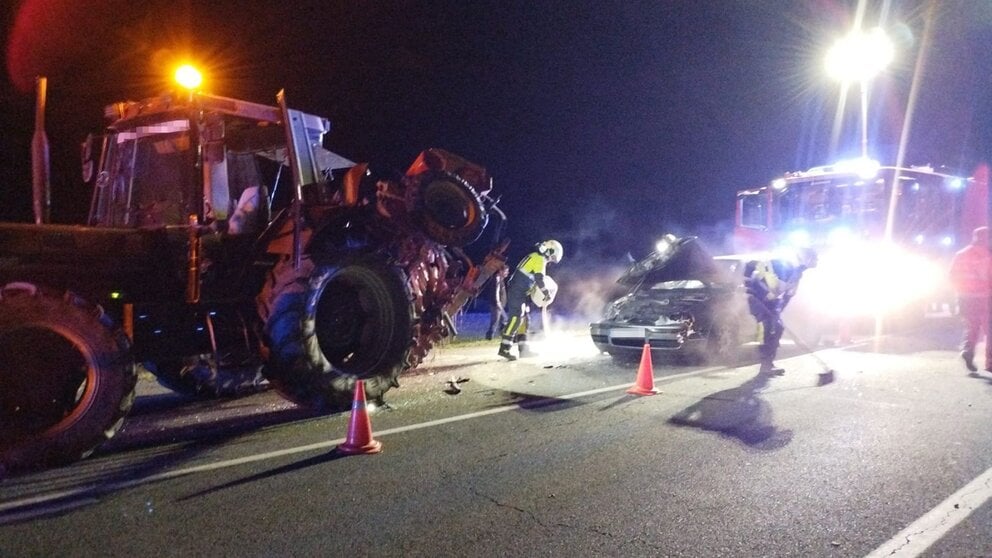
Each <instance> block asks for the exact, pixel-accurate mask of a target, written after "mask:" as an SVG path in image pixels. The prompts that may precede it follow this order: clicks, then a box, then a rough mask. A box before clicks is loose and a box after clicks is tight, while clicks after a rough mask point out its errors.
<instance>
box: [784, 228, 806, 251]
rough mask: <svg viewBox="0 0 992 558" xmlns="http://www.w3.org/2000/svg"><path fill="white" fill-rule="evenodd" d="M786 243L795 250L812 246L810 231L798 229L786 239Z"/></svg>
mask: <svg viewBox="0 0 992 558" xmlns="http://www.w3.org/2000/svg"><path fill="white" fill-rule="evenodd" d="M786 242H787V243H788V245H789V246H792V247H795V248H804V247H807V246H809V245H810V236H809V231H807V230H806V229H796V230H794V231H792V232H790V233H789V236H788V237H787V238H786Z"/></svg>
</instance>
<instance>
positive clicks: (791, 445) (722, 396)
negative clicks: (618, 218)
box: [0, 321, 992, 557]
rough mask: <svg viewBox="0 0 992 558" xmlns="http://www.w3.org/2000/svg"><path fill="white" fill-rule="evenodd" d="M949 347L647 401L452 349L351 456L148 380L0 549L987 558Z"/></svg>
mask: <svg viewBox="0 0 992 558" xmlns="http://www.w3.org/2000/svg"><path fill="white" fill-rule="evenodd" d="M954 337H955V329H954V326H953V324H952V323H950V322H948V321H943V322H938V323H937V327H936V329H935V330H933V331H927V332H917V333H916V334H913V335H904V336H891V337H887V338H885V339H883V340H882V341H880V342H878V343H872V342H870V341H868V340H865V341H864V342H861V343H856V344H854V345H852V346H845V347H838V348H831V349H824V350H821V351H819V352H817V353H816V354H815V356H811V355H809V354H802V353H801V352H800V351H799V350H798V349H797V348H796V347H784V348H783V355H782V356H783V357H784V358H782V359H780V361H779V363H780V364H782V365H783V366H784V367H785V368H786V370H787V372H786V374H785V375H783V376H778V377H763V376H759V375H757V366H756V365H754V364H753V362H742V366H740V367H737V368H726V367H701V366H689V365H675V364H669V363H667V362H665V361H660V360H658V359H656V360H655V362H654V375H655V384H656V387H658V389H659V390H660V393H659V394H658V395H654V396H634V395H628V394H626V393H625V390H626V389H627V388H628V387H629V385H630V383H631V382H632V381H633V380H634V376H635V373H636V370H637V366H638V363H637V362H636V360H635V361H634V362H614V361H613V360H611V359H610V358H609V357H608V356H604V355H597V354H595V350H594V349H593V347H592V345H591V343H590V342H589V341H588V339H587V337H586V336H585V335H584V334H583V332H581V331H579V332H570V333H569V332H566V333H562V334H559V335H556V336H552V337H551V338H550V339H548V340H547V341H546V342H544V343H543V344H542V345H541V346H540V347H539V349H540V350H541V351H542V352H541V356H539V357H538V358H535V359H533V360H521V361H517V362H513V363H508V362H504V361H502V360H500V359H499V358H498V357H497V356H496V354H495V352H496V345H495V342H490V343H488V344H487V343H478V344H469V345H465V346H454V347H446V348H442V349H440V350H438V351H436V352H435V353H434V355H433V356H432V357H431V359H430V360H429V362H427V363H426V364H425V366H423V367H422V368H421V370H420V371H419V372H418V373H417V374H415V375H411V376H409V377H407V378H405V379H404V381H403V386H402V388H401V389H399V390H394V391H391V392H390V393H389V394H387V399H386V401H387V404H388V406H387V407H384V408H378V409H374V410H373V411H372V412H371V415H370V416H371V421H372V425H373V429H374V432H375V434H374V435H375V438H376V439H377V440H379V441H381V442H382V445H383V451H382V453H380V454H376V455H359V456H348V457H343V456H341V455H340V454H339V453H337V452H336V451H334V448H335V447H336V445H337V444H339V443H341V442H342V441H343V440H344V436H345V433H346V429H347V423H348V415H347V414H341V415H335V416H311V415H309V414H308V413H307V412H305V411H301V410H299V409H296V408H294V407H293V406H292V405H290V404H288V403H285V402H283V401H282V400H281V399H280V398H278V397H277V396H276V395H275V394H274V393H261V394H257V395H254V396H251V397H247V398H242V399H234V400H227V401H221V402H198V401H190V400H186V399H183V398H180V397H177V396H174V395H170V394H169V393H166V392H162V391H161V390H157V389H156V388H155V386H154V385H153V384H151V383H146V384H143V385H142V390H143V391H142V393H143V395H142V397H140V398H139V405H138V407H137V409H136V411H135V413H134V415H133V416H132V417H131V418H130V419H129V421H128V423H127V425H126V427H125V429H124V430H123V431H122V432H121V433H120V434H119V435H118V437H116V438H115V439H114V440H113V441H112V443H111V444H110V445H109V446H108V447H106V448H104V449H103V450H101V451H100V452H99V453H98V454H97V455H95V456H93V457H92V458H90V459H88V460H85V461H83V462H81V463H77V464H74V465H71V466H67V467H63V468H60V469H55V470H50V471H45V472H41V473H36V474H30V475H24V476H18V477H13V478H8V479H5V480H3V481H2V482H0V556H4V557H8V556H138V555H158V556H207V555H209V556H234V555H236V556H345V555H348V556H351V555H359V556H361V555H377V556H441V555H457V556H511V555H512V556H531V555H541V556H601V555H604V556H830V557H840V556H867V555H877V556H883V555H892V556H918V555H924V556H954V557H959V556H990V555H992V513H990V512H992V508H990V506H989V505H987V503H986V500H987V498H988V496H989V495H990V492H992V488H990V487H992V473H990V472H989V471H990V469H989V468H990V466H992V437H990V436H989V430H990V426H989V425H990V424H992V422H990V419H992V374H987V373H980V374H969V373H968V372H967V371H965V370H964V368H963V366H962V365H961V363H960V361H959V359H958V358H957V355H956V352H955V351H954V350H953V346H954V343H955V341H954ZM825 367H827V368H833V369H834V370H835V373H834V375H833V378H832V381H828V380H830V379H831V378H827V377H825V376H822V375H821V374H820V373H821V372H823V371H824V368H825ZM458 378H464V379H467V380H468V381H465V382H463V383H459V384H457V385H458V386H459V387H460V388H461V389H462V391H461V393H458V394H455V395H452V394H448V393H446V392H445V389H446V387H447V380H449V379H458Z"/></svg>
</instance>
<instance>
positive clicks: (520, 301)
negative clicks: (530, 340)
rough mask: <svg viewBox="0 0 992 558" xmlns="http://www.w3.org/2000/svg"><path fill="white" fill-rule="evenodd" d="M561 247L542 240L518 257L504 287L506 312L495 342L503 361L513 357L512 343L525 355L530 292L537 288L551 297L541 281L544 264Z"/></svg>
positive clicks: (554, 260)
mask: <svg viewBox="0 0 992 558" xmlns="http://www.w3.org/2000/svg"><path fill="white" fill-rule="evenodd" d="M561 256H562V246H561V243H560V242H558V241H557V240H545V241H544V242H541V243H540V244H538V245H537V246H535V247H534V251H533V252H531V253H530V254H527V255H526V256H524V259H522V260H520V263H518V264H517V267H516V269H515V270H514V271H513V275H511V276H510V281H509V283H508V284H507V286H506V311H507V314H508V315H509V317H508V321H507V323H506V327H505V328H503V334H502V337H501V339H500V343H499V353H498V354H499V356H501V357H503V358H505V359H506V360H516V359H517V357H516V356H515V355H513V354H512V353H510V349H512V348H513V345H514V343H516V344H517V351H518V354H519V355H520V356H522V357H525V356H528V347H527V325H528V324H527V315H528V312H529V310H530V301H531V293H533V292H534V291H535V289H540V291H541V293H543V295H544V299H545V300H551V299H552V298H553V296H552V294H551V292H550V291H549V290H548V288H547V287H546V286H545V284H544V275H545V273H547V265H548V263H558V262H559V261H561Z"/></svg>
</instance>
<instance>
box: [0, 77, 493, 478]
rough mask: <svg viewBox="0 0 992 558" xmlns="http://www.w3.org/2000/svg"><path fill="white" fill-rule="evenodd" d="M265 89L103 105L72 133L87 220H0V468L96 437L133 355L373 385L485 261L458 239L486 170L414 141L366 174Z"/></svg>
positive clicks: (53, 455) (444, 329)
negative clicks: (384, 174)
mask: <svg viewBox="0 0 992 558" xmlns="http://www.w3.org/2000/svg"><path fill="white" fill-rule="evenodd" d="M278 100H279V102H278V106H268V105H260V104H255V103H248V102H245V101H239V100H235V99H228V98H224V97H217V96H211V95H206V94H199V93H194V94H189V95H186V96H178V97H171V96H169V97H160V98H155V99H149V100H146V101H141V102H127V103H117V104H115V105H111V106H109V107H107V111H106V112H107V115H108V116H109V117H110V118H111V124H110V125H109V126H108V128H107V132H106V134H105V135H103V136H102V137H99V138H92V137H91V138H89V139H88V140H87V142H86V143H85V144H84V176H85V175H89V176H88V177H87V178H88V179H89V178H91V179H92V182H93V188H94V193H93V198H92V205H91V209H90V212H89V217H88V221H87V223H86V224H83V225H54V224H44V223H42V224H22V223H6V224H0V423H2V424H3V425H4V428H3V429H0V430H2V432H0V464H4V465H6V466H7V467H11V468H20V467H30V466H34V465H38V464H50V463H58V462H65V461H69V460H72V459H77V458H80V457H83V456H85V455H87V454H89V453H90V452H92V451H93V449H94V448H95V447H96V446H97V445H98V444H99V443H100V442H102V441H103V440H105V439H107V438H109V437H110V436H112V435H113V434H114V433H115V432H116V431H117V430H118V429H119V427H120V426H121V424H122V422H123V420H124V417H125V416H126V414H127V413H128V411H129V410H130V407H131V404H132V402H133V399H134V387H135V383H136V377H137V372H136V371H137V369H138V367H139V366H141V367H144V368H145V369H147V370H149V371H151V372H152V373H153V374H155V375H156V376H157V378H158V379H159V380H160V381H161V382H162V383H163V384H165V385H167V386H169V387H171V388H173V389H176V390H178V391H181V392H185V393H190V394H199V395H205V396H218V395H232V394H238V393H244V392H247V391H251V390H253V389H256V388H257V387H258V386H259V385H261V384H263V383H264V380H266V379H267V380H268V382H269V383H271V384H272V385H273V386H274V387H275V388H276V389H277V390H278V391H279V392H280V393H281V394H283V395H285V396H286V397H288V398H289V399H291V400H292V401H294V402H297V403H300V404H304V405H309V406H312V407H315V408H318V409H333V408H340V407H341V406H342V405H346V404H347V402H348V401H349V400H350V396H351V393H352V390H353V386H354V382H355V380H356V379H359V378H361V379H364V380H365V382H366V392H367V394H368V396H369V397H371V398H380V397H381V396H382V394H383V393H385V392H386V391H387V390H388V389H390V388H391V387H394V386H397V385H398V377H399V375H400V374H401V373H402V372H404V371H406V370H410V369H412V368H414V367H416V366H417V365H418V364H419V363H420V362H421V361H422V360H423V358H424V357H425V356H426V355H427V354H428V353H429V351H430V350H431V349H432V347H434V345H435V344H436V343H437V342H438V341H440V340H441V339H443V338H445V337H447V336H449V335H452V334H453V333H454V330H453V327H452V326H451V318H450V316H451V314H452V313H454V312H456V311H457V310H458V309H459V308H460V306H461V305H462V304H464V302H465V301H466V300H467V298H468V297H469V296H471V294H473V293H474V292H475V291H476V290H477V289H478V286H479V285H481V284H482V283H483V282H484V281H485V280H486V279H487V278H488V277H489V276H490V275H491V274H492V272H493V271H494V270H495V269H496V268H497V267H498V266H499V265H500V264H501V263H502V259H503V258H502V254H501V252H502V250H501V248H499V247H497V248H496V249H494V250H493V251H491V252H490V253H489V254H488V255H487V256H486V257H485V258H484V260H483V262H482V263H481V264H479V265H476V263H474V262H473V261H472V260H471V259H470V258H469V257H468V256H466V254H465V253H464V252H463V251H462V250H461V247H463V246H465V245H467V244H469V243H471V242H473V241H475V240H476V239H478V238H479V236H480V235H481V234H482V232H483V229H484V228H485V227H486V225H487V222H488V220H489V217H490V216H491V215H498V216H502V213H501V212H499V210H498V209H497V208H496V207H495V202H494V201H493V199H492V198H491V197H490V196H489V195H488V193H489V190H490V182H491V181H490V179H489V176H488V174H487V172H486V170H485V169H484V168H483V167H480V166H478V165H475V164H473V163H471V162H468V161H466V160H464V159H463V158H461V157H458V156H456V155H453V154H451V153H448V152H445V151H443V150H439V149H430V150H427V151H424V152H423V153H421V155H420V156H419V157H418V158H417V160H416V161H415V162H414V163H413V164H412V165H411V166H410V168H409V169H408V170H407V171H406V173H405V174H404V175H403V176H402V177H400V178H397V179H381V178H377V177H375V176H374V175H373V174H372V173H371V172H369V171H368V166H367V165H365V164H355V163H352V162H351V161H349V160H347V159H345V158H343V157H340V156H338V155H336V154H334V153H331V152H330V151H327V150H325V149H324V148H323V146H322V143H323V141H322V140H323V136H324V134H325V133H327V132H328V131H329V123H328V121H327V120H326V119H323V118H321V117H317V116H314V115H310V114H306V113H302V112H300V111H297V110H293V109H289V108H288V107H287V106H286V104H285V101H284V99H283V98H282V97H281V95H280V97H279V99H278ZM87 169H89V170H87Z"/></svg>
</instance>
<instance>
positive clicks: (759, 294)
mask: <svg viewBox="0 0 992 558" xmlns="http://www.w3.org/2000/svg"><path fill="white" fill-rule="evenodd" d="M816 260H817V256H816V252H815V251H813V250H812V249H810V248H802V249H799V250H798V251H797V252H796V254H795V257H794V258H773V259H768V260H756V261H750V262H748V263H747V264H746V265H745V266H744V288H745V290H746V291H747V305H748V310H750V312H751V315H752V316H754V319H755V320H757V322H758V325H759V326H760V327H761V331H762V333H761V344H760V345H759V346H758V358H759V360H760V362H761V365H760V368H759V369H758V371H759V373H761V374H775V375H779V374H783V373H785V370H783V369H782V368H779V367H777V366H775V363H774V360H775V355H776V354H777V353H778V346H779V342H780V341H781V339H782V333H783V332H784V331H785V324H783V323H782V311H783V310H785V307H786V305H788V304H789V301H790V300H791V299H792V297H793V296H795V294H796V289H797V288H798V287H799V280H800V279H802V276H803V272H804V271H806V270H807V269H809V268H812V267H816Z"/></svg>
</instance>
